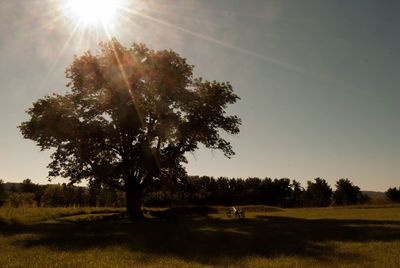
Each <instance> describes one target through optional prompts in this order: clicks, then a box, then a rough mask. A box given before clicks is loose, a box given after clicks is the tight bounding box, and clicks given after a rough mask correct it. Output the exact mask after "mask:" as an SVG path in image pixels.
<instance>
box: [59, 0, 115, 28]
mask: <svg viewBox="0 0 400 268" xmlns="http://www.w3.org/2000/svg"><path fill="white" fill-rule="evenodd" d="M121 1H122V0H65V6H64V12H65V13H66V15H68V17H70V18H71V19H74V20H77V22H78V23H79V24H83V25H85V26H90V25H96V24H99V23H101V24H110V23H112V22H113V21H114V20H115V19H116V17H117V15H118V9H119V8H120V5H121Z"/></svg>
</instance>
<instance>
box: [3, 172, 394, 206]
mask: <svg viewBox="0 0 400 268" xmlns="http://www.w3.org/2000/svg"><path fill="white" fill-rule="evenodd" d="M16 185H17V186H16ZM335 188H336V189H335V190H332V187H331V186H330V185H329V184H328V183H327V181H326V180H324V179H321V178H316V179H314V180H312V181H308V182H307V185H306V187H303V186H302V185H301V184H300V182H298V181H296V180H290V179H288V178H282V179H271V178H265V179H260V178H256V177H252V178H247V179H241V178H226V177H219V178H214V177H209V176H201V177H199V176H188V177H186V178H185V179H184V180H181V181H179V182H178V183H177V182H176V181H174V180H170V181H168V180H165V181H164V182H163V183H157V184H154V185H151V186H150V187H149V188H148V190H146V192H145V193H144V205H145V206H150V207H165V206H176V205H221V206H232V205H270V206H279V207H326V206H330V205H337V206H342V205H354V204H365V203H367V202H368V201H369V197H368V196H367V195H365V194H363V193H362V192H361V190H360V188H359V187H358V186H356V185H354V184H353V183H352V182H351V181H350V180H349V179H340V180H338V181H336V184H335ZM385 194H386V197H387V198H388V199H389V200H391V201H394V202H400V187H399V188H389V189H388V190H387V191H386V192H385ZM3 204H8V205H10V206H14V207H18V206H26V205H34V206H39V207H58V206H62V207H68V206H107V207H123V206H124V205H125V196H124V194H123V193H122V192H120V191H118V190H116V189H113V188H111V187H108V186H106V185H102V184H100V183H91V184H89V185H88V186H87V187H80V186H74V185H71V184H65V183H64V184H49V185H39V184H34V183H32V181H31V180H30V179H26V180H24V181H23V182H22V183H20V184H13V185H12V186H11V188H9V189H5V184H4V182H3V181H2V180H0V206H1V205H3Z"/></svg>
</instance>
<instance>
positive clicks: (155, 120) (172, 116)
mask: <svg viewBox="0 0 400 268" xmlns="http://www.w3.org/2000/svg"><path fill="white" fill-rule="evenodd" d="M66 77H67V79H69V83H68V86H69V88H70V89H71V90H70V91H68V92H67V93H66V94H64V95H60V94H53V95H51V96H46V97H45V98H43V99H39V100H38V101H36V102H35V103H34V104H33V107H32V108H30V109H29V110H28V114H29V116H30V119H29V120H28V121H26V122H23V123H22V124H21V126H20V130H21V132H22V135H23V136H24V138H27V139H32V140H34V141H35V142H36V143H37V145H38V146H40V147H41V149H42V150H46V149H52V150H54V152H53V154H52V156H51V158H52V162H51V163H50V164H49V165H48V167H49V169H50V173H49V176H50V177H58V176H62V177H65V178H69V179H70V181H71V182H72V183H76V182H81V181H82V180H88V181H89V182H92V181H98V182H100V183H101V184H104V185H108V186H109V187H112V188H115V189H118V190H120V191H123V192H125V194H126V200H127V203H126V207H127V213H128V214H129V215H130V216H131V217H141V216H142V211H141V205H142V197H143V191H146V188H147V187H149V185H152V184H154V183H158V182H161V181H164V180H168V179H172V180H176V181H179V180H182V178H183V177H184V176H185V170H184V167H183V165H182V163H185V162H186V161H187V160H186V157H185V154H186V153H187V152H191V151H194V150H196V149H197V148H198V146H199V145H200V144H202V145H204V146H205V147H206V148H210V149H219V150H221V151H222V152H223V153H224V154H225V155H226V156H227V157H230V156H232V155H233V154H234V152H233V150H232V147H231V145H230V143H229V142H228V141H226V140H225V139H224V138H223V137H222V136H221V134H222V133H224V132H225V133H228V134H237V133H238V132H239V125H240V119H239V118H238V117H236V116H229V115H227V113H226V108H227V107H228V106H229V105H230V104H233V103H235V102H236V101H237V100H238V99H239V98H238V96H237V95H236V94H235V93H234V92H233V89H232V86H231V85H230V84H229V83H220V82H216V81H213V82H209V81H205V80H203V79H201V78H198V79H197V78H194V77H193V66H192V65H189V64H187V63H186V60H185V59H184V58H182V57H181V56H179V55H178V54H177V53H175V52H173V51H171V50H163V51H154V50H150V49H148V48H147V47H146V46H145V45H143V44H134V45H133V46H131V47H124V46H122V45H121V44H120V43H119V42H118V41H117V40H115V39H114V40H111V41H109V42H107V43H103V44H101V45H100V53H99V54H98V55H93V54H91V53H90V52H87V53H85V54H84V55H82V56H80V57H75V58H74V61H73V63H72V64H71V65H70V67H69V68H68V69H67V71H66Z"/></svg>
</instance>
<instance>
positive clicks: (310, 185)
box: [306, 178, 332, 207]
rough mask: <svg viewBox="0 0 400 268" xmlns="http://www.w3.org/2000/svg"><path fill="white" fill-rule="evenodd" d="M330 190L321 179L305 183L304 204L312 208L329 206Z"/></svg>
mask: <svg viewBox="0 0 400 268" xmlns="http://www.w3.org/2000/svg"><path fill="white" fill-rule="evenodd" d="M331 198H332V188H331V187H330V186H329V184H328V183H327V182H326V180H324V179H321V178H316V179H314V182H312V181H308V182H307V190H306V200H307V201H306V204H307V206H312V207H327V206H329V205H330V204H331Z"/></svg>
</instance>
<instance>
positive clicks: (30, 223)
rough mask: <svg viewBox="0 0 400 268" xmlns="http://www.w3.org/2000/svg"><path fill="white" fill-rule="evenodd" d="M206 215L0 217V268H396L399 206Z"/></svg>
mask: <svg viewBox="0 0 400 268" xmlns="http://www.w3.org/2000/svg"><path fill="white" fill-rule="evenodd" d="M213 210H214V211H213V213H209V214H204V213H197V214H196V213H195V214H193V213H192V214H190V213H189V214H190V215H188V214H187V213H186V214H185V213H180V212H179V210H177V211H175V212H176V213H175V214H174V213H171V211H170V213H164V212H163V210H162V209H159V210H153V211H150V210H147V213H146V214H147V216H148V219H146V220H142V221H129V220H127V219H125V218H124V217H122V216H121V214H120V212H121V211H122V210H121V209H113V208H106V209H104V208H30V209H28V208H27V209H22V208H20V209H12V208H1V209H0V252H1V254H0V267H141V266H146V267H214V266H221V267H310V266H312V267H399V266H400V256H399V254H398V252H400V207H398V206H392V207H390V206H389V207H362V206H361V207H356V206H354V207H341V208H336V207H330V208H301V209H280V208H274V207H264V206H248V207H245V210H246V218H245V219H240V220H238V219H234V218H228V217H227V216H226V214H225V210H226V208H223V207H216V208H213ZM176 214H177V215H178V216H177V215H176ZM151 215H153V216H154V215H156V216H157V217H152V216H151Z"/></svg>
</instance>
